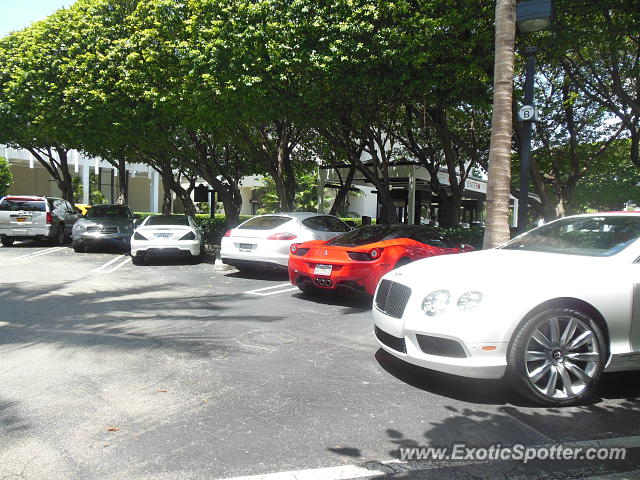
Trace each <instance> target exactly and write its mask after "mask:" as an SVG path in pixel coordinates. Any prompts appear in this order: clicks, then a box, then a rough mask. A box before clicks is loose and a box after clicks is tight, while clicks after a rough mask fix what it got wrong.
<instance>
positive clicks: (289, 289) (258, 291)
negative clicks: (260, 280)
mask: <svg viewBox="0 0 640 480" xmlns="http://www.w3.org/2000/svg"><path fill="white" fill-rule="evenodd" d="M276 289H277V290H276ZM283 289H284V290H283ZM297 289H298V287H292V286H291V284H290V283H282V284H280V285H273V286H271V287H265V288H257V289H256V290H248V291H246V292H242V293H246V294H248V295H258V296H259V297H266V296H268V295H277V294H278V293H285V292H292V291H293V290H297ZM267 290H274V291H272V292H267Z"/></svg>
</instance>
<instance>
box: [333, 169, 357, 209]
mask: <svg viewBox="0 0 640 480" xmlns="http://www.w3.org/2000/svg"><path fill="white" fill-rule="evenodd" d="M336 171H338V169H336ZM355 173H356V167H354V166H352V167H350V168H349V173H348V174H347V178H346V180H345V181H344V182H343V183H342V185H340V189H339V190H338V193H337V194H336V198H335V199H334V200H333V205H332V206H331V211H330V212H329V215H337V214H338V213H340V212H341V211H342V208H344V204H345V200H346V199H347V197H348V195H349V190H350V189H351V184H352V183H353V177H354V176H355Z"/></svg>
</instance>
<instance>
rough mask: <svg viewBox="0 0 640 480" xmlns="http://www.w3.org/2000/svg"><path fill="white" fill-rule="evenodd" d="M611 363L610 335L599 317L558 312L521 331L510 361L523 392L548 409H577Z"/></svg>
mask: <svg viewBox="0 0 640 480" xmlns="http://www.w3.org/2000/svg"><path fill="white" fill-rule="evenodd" d="M605 361H606V346H605V341H604V336H603V334H602V332H601V330H600V328H599V327H598V325H597V324H596V322H594V321H593V319H592V318H591V317H590V316H588V315H586V314H584V313H582V312H579V311H576V310H571V309H566V308H555V309H551V310H546V311H544V312H542V313H540V314H538V315H535V316H534V317H532V318H530V319H529V320H527V321H526V322H525V323H524V325H522V327H521V328H520V329H519V330H518V331H517V332H516V333H515V336H514V339H513V342H512V345H511V349H510V350H509V356H508V363H509V369H510V373H511V374H512V376H513V379H514V381H515V382H516V384H517V387H518V388H519V390H520V391H521V392H522V393H523V394H524V395H525V396H526V397H527V398H529V399H531V400H533V401H535V402H536V403H540V404H544V405H554V406H565V405H573V404H575V403H578V402H580V401H581V400H584V399H585V398H587V397H588V396H589V395H591V394H592V393H593V391H594V389H595V387H596V385H597V384H598V382H599V380H600V377H601V376H602V370H603V369H604V365H605Z"/></svg>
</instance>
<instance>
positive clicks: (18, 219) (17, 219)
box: [16, 217, 27, 223]
mask: <svg viewBox="0 0 640 480" xmlns="http://www.w3.org/2000/svg"><path fill="white" fill-rule="evenodd" d="M26 221H27V217H17V218H16V222H18V223H24V222H26Z"/></svg>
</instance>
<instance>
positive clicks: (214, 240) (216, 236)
mask: <svg viewBox="0 0 640 480" xmlns="http://www.w3.org/2000/svg"><path fill="white" fill-rule="evenodd" d="M136 215H139V216H140V218H141V220H144V219H145V218H147V217H148V216H150V215H157V214H154V213H149V212H136ZM251 217H253V215H240V221H241V222H244V221H245V220H248V219H250V218H251ZM195 220H196V223H197V224H198V226H199V227H200V228H201V229H202V231H203V232H204V234H205V239H206V240H205V241H206V243H208V244H209V245H220V239H221V238H222V236H223V235H224V233H225V232H226V231H227V230H228V228H227V221H226V219H225V216H224V215H219V214H218V215H216V216H215V218H211V217H210V216H209V214H197V215H196V219H195ZM341 220H342V221H343V222H349V224H352V225H354V226H356V227H361V226H362V219H361V218H341ZM434 228H435V229H436V230H438V231H439V232H440V233H441V234H442V235H443V236H444V237H445V238H448V239H450V240H451V241H452V242H454V243H466V244H469V245H471V246H473V247H474V248H476V249H481V248H482V239H483V237H484V228H481V227H474V228H464V227H452V228H444V227H443V228H439V227H434Z"/></svg>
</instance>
